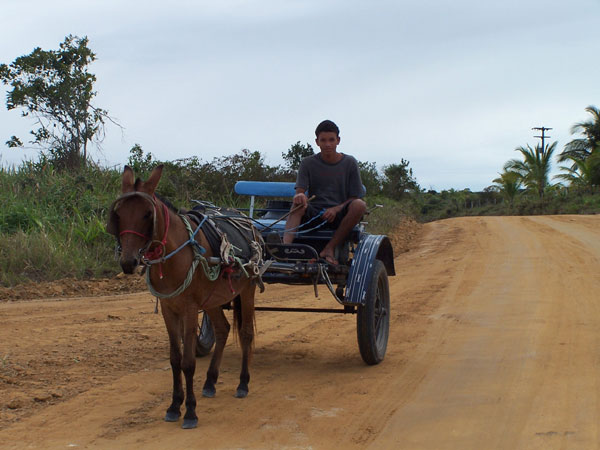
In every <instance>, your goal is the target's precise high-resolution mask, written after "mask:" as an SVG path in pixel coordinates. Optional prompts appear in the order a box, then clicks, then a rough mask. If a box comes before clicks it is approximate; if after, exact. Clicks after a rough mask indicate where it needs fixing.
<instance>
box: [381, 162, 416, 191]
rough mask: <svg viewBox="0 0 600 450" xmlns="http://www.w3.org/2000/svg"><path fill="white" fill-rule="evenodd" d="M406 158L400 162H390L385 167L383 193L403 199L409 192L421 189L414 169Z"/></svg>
mask: <svg viewBox="0 0 600 450" xmlns="http://www.w3.org/2000/svg"><path fill="white" fill-rule="evenodd" d="M409 164H410V163H409V162H408V161H406V160H405V159H401V160H400V164H390V165H389V166H385V167H384V168H383V177H384V178H383V193H384V194H385V195H387V196H388V197H390V198H393V199H395V200H400V199H402V198H403V197H404V196H405V195H406V194H407V193H408V192H411V191H412V192H414V191H418V190H419V189H420V187H419V184H418V183H417V180H416V179H415V178H414V176H413V171H412V169H411V168H409V167H408V165H409Z"/></svg>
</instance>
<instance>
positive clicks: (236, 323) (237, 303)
mask: <svg viewBox="0 0 600 450" xmlns="http://www.w3.org/2000/svg"><path fill="white" fill-rule="evenodd" d="M245 308H249V309H251V311H247V310H245ZM243 315H245V316H246V317H247V319H249V321H250V322H251V323H248V324H245V323H244V319H243ZM244 326H246V327H250V330H251V334H252V336H254V337H255V336H256V315H255V314H254V302H252V303H250V302H247V304H246V305H243V304H242V298H241V296H240V295H238V296H237V297H235V298H234V299H233V334H234V336H235V339H237V338H238V336H241V334H242V333H243V332H244V331H243V327H244ZM252 346H254V339H252Z"/></svg>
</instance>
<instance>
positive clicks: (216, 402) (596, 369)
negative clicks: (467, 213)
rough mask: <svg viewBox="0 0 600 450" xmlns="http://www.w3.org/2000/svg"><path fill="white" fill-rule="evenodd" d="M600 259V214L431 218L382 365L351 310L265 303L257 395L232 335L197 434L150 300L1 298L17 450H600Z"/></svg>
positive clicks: (402, 278) (3, 425) (402, 266)
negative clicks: (186, 419) (183, 411)
mask: <svg viewBox="0 0 600 450" xmlns="http://www.w3.org/2000/svg"><path fill="white" fill-rule="evenodd" d="M599 261H600V216H585V217H580V216H560V217H508V218H461V219H452V220H446V221H441V222H435V223H431V224H427V225H426V226H425V227H424V229H423V234H422V236H421V238H420V239H419V241H418V242H417V243H416V244H415V246H414V247H413V248H412V249H411V251H409V252H407V253H404V254H402V255H400V256H398V258H397V260H396V269H397V272H398V276H396V277H394V278H390V282H391V284H390V290H391V295H392V317H391V330H390V334H391V335H390V343H389V346H388V353H387V356H386V359H385V361H384V362H383V363H382V364H380V365H378V366H374V367H367V366H365V365H364V364H363V363H362V360H361V359H360V356H359V353H358V349H357V344H356V327H355V318H354V317H352V316H337V315H336V316H331V315H319V314H304V313H259V314H258V316H257V328H258V336H257V340H256V353H255V358H254V361H253V365H252V372H251V374H252V380H251V384H250V389H251V391H250V395H249V397H248V398H246V399H243V400H239V399H236V398H234V397H233V393H234V390H235V387H236V385H237V377H238V371H239V358H240V352H239V348H238V346H237V344H235V342H234V341H233V339H232V340H231V342H230V343H229V344H228V347H227V349H226V354H225V358H224V361H223V365H222V369H223V370H222V376H221V379H220V381H219V384H218V386H217V389H218V392H217V396H216V397H215V398H213V399H205V398H199V402H198V415H199V417H200V425H199V427H198V428H197V429H195V430H182V429H181V428H180V424H176V423H175V424H174V423H165V422H163V421H162V417H163V415H164V411H165V409H166V408H167V406H168V404H169V400H170V398H169V397H170V386H171V374H170V369H169V363H168V357H167V338H166V332H165V331H164V326H163V324H162V319H161V317H160V315H155V314H153V308H154V304H153V302H152V298H151V297H150V296H149V295H148V294H129V295H120V296H110V297H97V298H78V299H68V300H62V301H60V300H56V299H52V300H37V301H18V302H8V303H1V304H0V447H2V448H57V449H58V448H77V447H79V448H120V449H128V448H157V449H158V448H160V449H170V448H196V447H200V446H202V447H203V448H224V449H231V448H269V449H270V448H273V449H275V448H288V449H308V448H312V449H326V448H357V449H358V448H373V449H381V448H399V449H436V450H438V449H442V450H443V449H511V450H512V449H538V448H539V449H592V448H598V447H599V445H600V444H599V442H600V436H599V424H600V298H599V294H598V292H600V275H599V273H598V272H599V270H598V266H599ZM321 294H322V297H321V298H320V299H319V300H315V299H314V297H313V296H312V294H311V290H310V289H308V288H305V287H283V286H273V285H271V286H268V287H267V291H266V293H265V294H263V295H261V296H260V297H259V303H260V304H263V305H264V304H269V303H273V304H284V305H306V306H315V304H322V305H324V306H327V307H330V306H332V303H331V302H332V300H330V298H329V297H328V295H327V294H326V293H325V291H324V290H322V293H321ZM207 364H208V360H207V359H205V358H203V359H199V360H198V368H197V375H196V379H197V385H198V387H200V386H201V383H202V382H203V377H204V373H205V371H206V368H207Z"/></svg>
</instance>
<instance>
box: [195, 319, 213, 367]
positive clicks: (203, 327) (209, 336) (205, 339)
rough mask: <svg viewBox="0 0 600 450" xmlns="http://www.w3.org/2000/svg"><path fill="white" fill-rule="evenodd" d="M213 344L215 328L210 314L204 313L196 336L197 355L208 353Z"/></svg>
mask: <svg viewBox="0 0 600 450" xmlns="http://www.w3.org/2000/svg"><path fill="white" fill-rule="evenodd" d="M213 345H215V330H214V328H213V326H212V322H211V321H210V319H209V318H208V314H206V313H202V322H201V323H200V326H199V327H198V337H197V338H196V356H198V357H202V356H206V355H208V354H209V353H210V351H211V350H212V348H213Z"/></svg>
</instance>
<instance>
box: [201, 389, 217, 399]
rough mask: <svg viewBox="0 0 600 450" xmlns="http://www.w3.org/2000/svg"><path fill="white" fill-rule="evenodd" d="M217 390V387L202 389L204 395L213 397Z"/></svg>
mask: <svg viewBox="0 0 600 450" xmlns="http://www.w3.org/2000/svg"><path fill="white" fill-rule="evenodd" d="M216 393H217V391H216V390H215V389H206V388H204V389H202V397H206V398H213V397H214V396H215V394H216Z"/></svg>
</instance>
